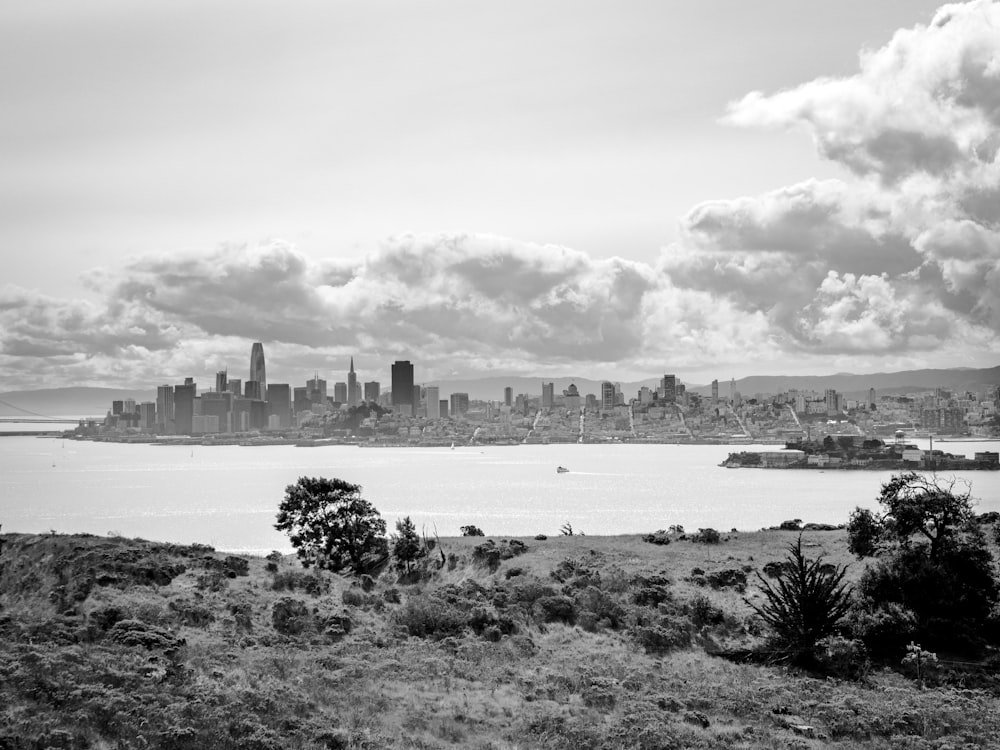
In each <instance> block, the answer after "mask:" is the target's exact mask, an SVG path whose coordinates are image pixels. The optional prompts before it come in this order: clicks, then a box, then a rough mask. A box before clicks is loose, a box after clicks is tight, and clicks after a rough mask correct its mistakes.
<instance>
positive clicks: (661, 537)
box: [642, 529, 670, 544]
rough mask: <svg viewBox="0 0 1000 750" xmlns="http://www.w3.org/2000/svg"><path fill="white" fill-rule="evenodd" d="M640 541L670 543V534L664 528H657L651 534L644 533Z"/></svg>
mask: <svg viewBox="0 0 1000 750" xmlns="http://www.w3.org/2000/svg"><path fill="white" fill-rule="evenodd" d="M642 541H644V542H649V543H650V544H670V534H669V533H668V532H667V531H666V529H658V530H657V531H654V532H653V533H652V534H646V535H645V536H644V537H643V538H642Z"/></svg>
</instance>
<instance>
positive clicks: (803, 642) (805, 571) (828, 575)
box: [744, 534, 850, 660]
mask: <svg viewBox="0 0 1000 750" xmlns="http://www.w3.org/2000/svg"><path fill="white" fill-rule="evenodd" d="M846 573H847V567H846V566H841V567H833V566H830V565H826V564H824V563H823V556H822V555H820V556H819V557H817V558H815V559H813V560H810V559H808V558H807V557H806V556H805V554H804V553H803V551H802V535H801V534H800V535H799V538H798V539H797V540H796V542H795V543H794V544H789V545H788V556H787V558H786V562H785V564H784V565H782V566H781V569H780V571H779V572H778V574H777V576H776V580H775V582H774V583H773V584H772V583H771V582H770V581H768V580H767V579H765V578H764V577H763V576H762V575H761V574H760V573H759V572H758V573H757V579H758V580H759V582H760V584H761V588H762V590H763V593H764V597H765V599H766V601H765V602H764V603H763V604H760V605H757V604H755V603H753V602H751V601H749V600H744V601H746V603H747V604H749V605H750V607H751V609H753V611H754V612H756V613H757V614H758V615H760V617H761V618H762V619H763V620H764V622H766V623H767V624H768V625H770V626H771V629H772V630H773V631H774V635H775V642H776V643H775V645H776V646H777V647H778V648H779V649H781V650H783V651H786V652H787V653H788V654H789V655H791V656H792V657H793V658H795V659H797V660H799V659H802V658H804V657H806V656H808V655H810V654H811V653H812V650H813V648H814V647H815V645H816V642H817V641H819V640H820V639H822V638H825V637H827V636H829V635H831V634H832V633H833V632H834V631H835V630H836V627H837V624H838V623H839V622H840V620H841V619H842V618H843V617H844V615H845V614H847V611H848V609H849V608H850V587H849V586H848V585H847V584H846V583H844V576H845V575H846Z"/></svg>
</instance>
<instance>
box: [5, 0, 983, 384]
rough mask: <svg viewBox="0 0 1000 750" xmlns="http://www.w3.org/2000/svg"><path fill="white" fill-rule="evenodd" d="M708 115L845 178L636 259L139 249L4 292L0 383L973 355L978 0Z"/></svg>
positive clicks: (745, 202)
mask: <svg viewBox="0 0 1000 750" xmlns="http://www.w3.org/2000/svg"><path fill="white" fill-rule="evenodd" d="M724 122H726V123H727V124H730V125H733V126H740V127H767V128H784V129H789V130H799V131H805V132H807V133H808V134H809V135H810V136H811V137H812V139H813V140H814V142H815V145H816V148H817V150H818V152H819V153H820V154H822V155H823V156H824V157H826V158H827V159H830V160H833V161H834V162H836V163H837V164H839V165H841V166H842V167H843V169H844V175H845V177H844V178H843V179H839V180H824V181H817V180H811V181H806V182H802V183H799V184H795V185H789V186H785V187H781V188H778V189H776V190H773V191H771V192H769V193H766V194H763V195H757V196H750V197H741V198H737V199H732V200H718V201H710V202H707V203H702V204H700V205H698V206H695V207H694V208H693V209H692V210H691V211H690V212H689V213H688V214H687V215H686V216H685V217H683V219H682V232H681V239H680V241H679V242H678V243H676V244H675V245H673V246H670V247H667V248H665V249H664V250H663V252H662V255H661V257H660V259H659V261H658V262H657V263H656V264H655V265H650V264H644V263H639V262H633V261H629V260H626V259H623V258H617V257H616V258H610V259H600V260H599V259H594V258H592V257H590V256H588V255H586V254H584V253H581V252H577V251H574V250H572V249H569V248H565V247H559V246H554V245H538V244H533V243H531V242H523V241H518V240H513V239H508V238H504V237H497V236H493V235H487V234H423V235H402V236H397V237H393V238H389V239H387V240H385V241H384V242H383V243H382V246H381V248H380V249H379V250H378V251H377V252H375V253H373V254H371V255H369V256H367V257H365V258H362V259H357V260H350V261H345V260H333V259H328V260H315V259H311V258H309V257H307V256H305V255H304V254H303V253H301V252H299V251H297V250H296V248H295V247H294V246H292V245H290V244H288V243H285V242H281V241H273V242H268V243H262V244H260V245H256V246H243V245H231V246H224V247H219V248H216V249H214V250H212V251H211V252H208V253H203V254H165V255H162V256H155V257H143V258H139V259H137V260H133V261H131V262H129V263H128V264H127V265H125V266H124V267H123V268H120V269H103V270H98V271H94V272H93V273H92V274H90V275H89V276H88V277H87V279H86V280H85V282H86V284H87V286H88V289H89V290H90V292H91V295H92V296H93V297H94V299H93V300H92V301H80V300H64V299H54V298H51V297H46V296H44V295H42V294H39V293H37V292H33V291H29V290H24V289H19V288H14V287H9V286H8V287H3V288H0V378H2V379H3V382H4V383H5V384H8V386H9V387H11V388H13V387H24V386H29V387H30V386H36V387H37V386H40V385H41V384H43V383H44V384H46V385H54V384H58V385H62V384H70V383H78V384H121V385H145V386H149V385H152V384H155V383H158V382H173V380H175V379H177V378H180V377H183V376H184V375H187V374H195V375H199V374H205V373H210V372H212V371H214V370H215V369H217V368H219V367H223V366H226V364H229V365H230V366H232V367H233V369H234V373H235V374H238V372H236V371H237V369H238V368H242V367H243V365H244V362H245V360H246V358H247V353H248V351H249V342H251V341H257V340H262V341H264V342H265V343H266V345H267V347H268V356H269V360H270V361H271V362H274V361H275V360H276V359H277V360H279V361H280V363H281V366H282V367H283V368H284V369H286V370H287V371H288V372H290V373H295V372H299V371H301V375H302V376H303V377H304V376H305V375H306V374H307V373H309V372H311V371H312V370H313V369H321V370H323V369H327V368H328V367H334V366H336V367H338V368H339V367H340V366H342V363H343V360H344V359H346V357H347V356H350V355H351V354H357V355H361V356H365V357H367V358H370V359H372V360H376V361H375V362H373V363H372V368H373V369H374V368H380V369H382V370H385V369H387V366H388V363H389V362H391V361H392V360H393V359H396V358H409V359H411V360H414V361H415V362H417V363H418V366H419V368H420V373H418V377H420V378H421V379H424V380H428V381H429V380H431V379H433V378H434V377H442V376H474V375H477V374H483V375H485V374H495V373H498V372H507V373H523V374H539V375H542V374H545V373H556V372H563V373H565V372H574V371H575V372H581V373H587V374H592V375H594V376H607V377H630V376H633V377H637V376H641V375H647V374H648V375H651V374H655V373H658V372H663V371H666V370H670V371H680V372H684V371H685V370H688V371H697V372H702V373H705V372H709V371H711V370H713V368H719V369H720V370H721V371H720V372H719V373H718V377H727V376H728V374H730V373H731V372H733V368H739V369H738V370H737V374H742V373H745V372H749V371H750V370H756V371H775V370H781V369H785V370H786V371H787V370H790V369H791V368H792V367H793V366H795V367H800V366H801V367H812V368H813V369H814V370H816V369H821V370H829V369H831V368H836V369H848V368H852V367H853V368H855V369H866V368H867V369H873V368H874V369H879V368H887V369H888V368H893V367H903V366H920V365H924V364H928V365H935V366H948V365H955V366H959V365H978V364H995V359H996V355H997V354H998V352H1000V336H998V331H1000V163H998V160H997V154H998V151H1000V5H997V4H996V3H992V2H986V1H985V0H980V1H978V2H971V3H968V4H964V5H948V6H944V7H943V8H941V9H940V10H939V11H938V13H937V14H936V15H935V16H934V18H933V20H932V22H931V23H930V24H928V25H927V26H917V27H914V28H912V29H907V30H901V31H899V32H897V33H896V34H895V35H894V36H893V37H892V39H891V40H890V41H889V42H888V43H887V44H886V45H885V46H883V47H881V48H879V49H876V50H872V51H868V52H865V53H863V54H862V55H861V58H860V65H859V71H858V73H857V74H856V75H853V76H850V77H847V78H837V79H834V78H822V79H817V80H814V81H810V82H807V83H805V84H803V85H801V86H799V87H797V88H794V89H790V90H786V91H780V92H776V93H771V94H766V93H761V92H753V93H750V94H748V95H746V96H745V97H744V98H743V99H741V100H740V101H737V102H734V103H732V104H731V105H730V106H729V108H728V111H727V113H726V115H725V117H724ZM790 363H794V365H793V364H790ZM53 378H55V379H57V380H58V381H59V382H57V383H54V382H53Z"/></svg>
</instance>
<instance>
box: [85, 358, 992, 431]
mask: <svg viewBox="0 0 1000 750" xmlns="http://www.w3.org/2000/svg"><path fill="white" fill-rule="evenodd" d="M391 376H392V384H391V389H390V390H389V391H388V392H383V391H382V389H381V384H380V383H379V382H377V381H369V382H364V383H361V382H359V380H358V377H357V373H356V372H355V369H354V359H353V358H351V364H350V369H349V370H348V372H347V374H346V380H345V381H343V382H337V383H335V384H334V386H333V392H332V394H331V393H328V390H327V381H326V380H323V379H321V378H320V377H319V376H318V374H317V375H315V376H314V377H313V378H312V379H309V380H307V381H306V383H305V385H304V386H301V387H293V386H291V385H289V384H287V383H268V382H267V375H266V366H265V360H264V348H263V345H262V344H260V343H255V344H253V346H252V348H251V353H250V367H249V377H248V379H247V380H246V381H241V380H239V379H236V378H231V377H229V374H228V371H227V370H223V371H220V372H218V373H217V374H216V379H215V388H214V390H209V391H206V392H203V393H201V394H200V395H199V393H198V387H197V384H196V383H195V382H194V380H193V379H192V378H187V379H186V380H185V382H184V383H183V384H179V385H163V386H160V387H159V388H158V389H157V398H156V401H155V402H144V403H139V404H136V403H135V402H132V401H125V400H123V401H115V402H114V403H113V404H112V408H111V411H110V412H109V414H108V416H107V418H106V419H105V420H104V424H103V425H91V427H92V428H93V429H95V430H97V431H99V432H105V433H107V432H111V433H118V434H121V433H134V432H139V433H145V434H158V435H189V436H206V435H225V434H244V433H255V432H256V433H261V432H265V431H266V432H270V433H281V432H282V431H293V430H294V431H298V433H299V436H300V437H301V436H308V437H349V436H352V435H353V436H359V437H363V438H365V439H367V440H369V441H375V442H379V441H381V442H407V443H410V442H414V441H417V442H423V443H431V444H434V443H441V442H445V443H446V442H448V441H452V440H455V441H458V440H465V439H469V440H476V441H478V442H596V441H601V440H623V441H637V442H644V441H645V442H673V441H683V440H709V441H715V440H719V441H724V440H728V439H731V438H733V437H740V436H742V437H744V438H747V439H750V438H753V439H763V440H787V439H795V438H797V437H799V438H812V437H816V436H817V435H822V434H823V433H824V432H825V433H827V434H843V433H844V432H852V433H853V434H857V435H878V434H892V433H893V432H894V431H895V430H897V429H900V427H905V428H906V429H908V430H921V429H923V430H933V431H935V432H936V433H938V434H945V433H951V434H982V435H987V434H993V433H994V432H995V431H996V425H997V422H998V414H1000V389H998V388H996V387H993V388H992V389H987V390H984V391H983V392H982V393H979V394H974V393H963V394H954V393H951V392H949V391H945V390H943V389H936V390H934V391H931V392H926V393H920V394H907V395H893V394H885V395H882V396H878V397H877V394H876V393H875V391H874V389H872V390H870V391H869V392H868V393H867V394H865V395H866V396H867V397H864V396H862V397H860V398H858V397H854V398H851V397H849V396H848V395H845V394H843V393H838V392H837V391H834V390H827V391H825V392H824V393H816V392H811V391H796V390H791V391H787V392H785V393H780V394H776V395H774V394H754V395H753V396H752V397H749V398H744V396H743V395H741V394H740V393H739V392H738V391H737V390H736V388H735V383H734V382H732V381H730V383H729V387H728V391H729V392H728V394H727V395H726V396H725V397H723V396H720V392H719V382H718V381H717V380H716V381H713V382H712V384H711V387H710V389H704V390H703V392H702V393H698V392H695V391H692V390H689V389H688V388H687V387H686V386H685V384H684V383H682V382H680V380H679V379H678V378H677V377H676V376H674V375H664V376H663V377H662V378H661V379H660V381H659V383H658V384H657V386H656V387H655V388H651V387H642V388H640V389H639V390H638V391H637V392H636V393H635V394H634V396H628V395H626V394H625V393H623V392H622V388H621V385H620V384H617V383H612V382H610V381H605V382H603V383H601V385H600V392H599V393H596V394H586V395H584V394H581V393H580V392H579V391H578V390H577V388H576V386H575V385H570V386H569V388H567V389H565V390H562V391H561V392H556V389H555V384H554V383H552V382H543V383H542V384H541V394H540V396H539V395H537V394H523V393H522V394H516V395H515V393H514V390H513V388H511V387H507V388H504V389H503V394H502V398H501V399H498V400H497V401H474V400H470V398H469V394H468V393H451V394H450V397H449V398H447V399H442V398H441V397H440V395H441V394H440V388H439V387H438V386H436V385H419V384H417V383H415V379H414V366H413V364H412V363H411V362H409V361H396V362H394V363H393V364H392V367H391ZM706 391H707V392H706ZM499 395H500V394H498V396H499ZM853 395H855V396H857V395H858V394H853ZM376 405H377V406H378V407H379V408H377V409H375V408H373V407H374V406H376ZM362 406H364V407H365V408H363V409H359V408H358V407H362ZM359 412H361V414H360V415H359ZM348 421H350V424H349V425H348V424H346V422H348Z"/></svg>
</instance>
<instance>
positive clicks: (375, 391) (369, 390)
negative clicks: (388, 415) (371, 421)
mask: <svg viewBox="0 0 1000 750" xmlns="http://www.w3.org/2000/svg"><path fill="white" fill-rule="evenodd" d="M381 390H382V385H381V383H379V382H378V381H377V380H370V381H368V382H367V383H365V401H367V402H369V403H373V404H377V403H378V399H379V396H381V395H382V394H381Z"/></svg>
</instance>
